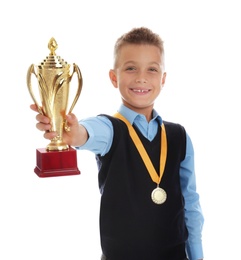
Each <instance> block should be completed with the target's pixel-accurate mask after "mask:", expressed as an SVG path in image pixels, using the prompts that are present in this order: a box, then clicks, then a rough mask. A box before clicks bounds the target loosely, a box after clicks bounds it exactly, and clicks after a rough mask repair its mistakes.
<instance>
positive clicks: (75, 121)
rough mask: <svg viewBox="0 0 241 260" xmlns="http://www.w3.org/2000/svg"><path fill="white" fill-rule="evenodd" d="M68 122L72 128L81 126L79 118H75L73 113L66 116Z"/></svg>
mask: <svg viewBox="0 0 241 260" xmlns="http://www.w3.org/2000/svg"><path fill="white" fill-rule="evenodd" d="M66 121H67V123H68V125H69V126H70V125H71V126H78V125H79V121H78V119H77V117H76V116H75V114H73V113H71V114H68V115H66Z"/></svg>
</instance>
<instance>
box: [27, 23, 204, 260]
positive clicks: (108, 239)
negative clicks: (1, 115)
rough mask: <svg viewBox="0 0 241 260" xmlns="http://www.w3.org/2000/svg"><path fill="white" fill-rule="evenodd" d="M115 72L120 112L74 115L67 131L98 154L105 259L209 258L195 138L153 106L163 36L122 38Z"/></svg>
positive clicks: (161, 74)
mask: <svg viewBox="0 0 241 260" xmlns="http://www.w3.org/2000/svg"><path fill="white" fill-rule="evenodd" d="M109 77H110V80H111V82H112V84H113V86H114V87H115V88H118V89H119V92H120V95H121V99H122V105H121V106H120V108H119V110H118V113H117V114H116V115H114V116H109V115H99V116H97V117H93V118H88V119H85V120H81V121H79V122H78V120H77V118H76V116H75V115H74V114H70V115H67V116H66V119H67V121H68V125H69V126H70V129H71V131H70V132H65V133H64V136H63V138H64V141H65V142H66V143H68V144H69V145H71V146H74V147H76V148H77V149H88V150H90V151H93V152H94V153H95V154H96V160H97V164H98V168H99V175H98V178H99V188H100V192H101V205H100V237H101V247H102V251H103V255H102V259H107V260H185V259H189V260H198V259H203V252H202V241H201V233H202V226H203V216H202V212H201V207H200V203H199V195H198V194H197V192H196V183H195V172H194V158H193V157H194V155H193V147H192V143H191V140H190V138H189V136H188V134H187V133H186V131H185V129H184V128H183V127H182V126H181V125H179V124H174V123H171V122H167V121H163V120H162V118H161V117H160V115H159V114H158V113H157V111H156V110H155V109H154V108H153V107H154V102H155V99H156V98H157V97H158V96H159V94H160V92H161V89H162V87H163V86H164V84H165V79H166V72H165V71H164V48H163V41H162V40H161V38H160V37H159V35H157V34H155V33H153V32H152V31H151V30H150V29H148V28H144V27H141V28H134V29H132V30H131V31H130V32H128V33H126V34H124V35H123V36H121V37H120V38H119V39H118V40H117V42H116V44H115V49H114V68H113V69H111V70H110V71H109ZM31 108H32V109H33V110H34V111H36V112H37V109H36V106H35V105H31ZM36 119H37V121H38V123H37V125H36V127H37V128H38V129H39V130H42V131H45V134H44V137H45V138H47V139H52V138H53V137H55V136H56V133H55V132H48V130H49V129H50V127H51V126H50V120H49V118H47V117H45V116H43V115H41V114H38V115H37V116H36Z"/></svg>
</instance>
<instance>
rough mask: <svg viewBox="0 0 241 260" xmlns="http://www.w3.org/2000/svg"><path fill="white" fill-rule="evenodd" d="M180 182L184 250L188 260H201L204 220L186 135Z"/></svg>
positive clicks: (191, 152) (190, 146) (191, 150)
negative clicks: (183, 223) (182, 206)
mask: <svg viewBox="0 0 241 260" xmlns="http://www.w3.org/2000/svg"><path fill="white" fill-rule="evenodd" d="M180 181H181V189H182V194H183V196H184V199H185V221H186V226H187V229H188V233H189V235H188V240H187V242H186V249H187V253H188V257H189V259H190V260H198V259H203V248H202V228H203V223H204V218H203V214H202V209H201V206H200V201H199V194H198V193H197V191H196V177H195V169H194V150H193V145H192V142H191V139H190V137H189V136H188V135H187V145H186V156H185V159H184V160H183V161H182V162H181V166H180Z"/></svg>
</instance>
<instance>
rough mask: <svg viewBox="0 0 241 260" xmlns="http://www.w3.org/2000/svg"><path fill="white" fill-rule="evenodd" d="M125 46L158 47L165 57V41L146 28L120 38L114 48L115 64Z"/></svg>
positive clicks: (134, 30) (130, 32) (136, 29)
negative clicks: (145, 45) (144, 45)
mask: <svg viewBox="0 0 241 260" xmlns="http://www.w3.org/2000/svg"><path fill="white" fill-rule="evenodd" d="M125 44H148V45H153V46H156V47H158V48H159V50H160V52H161V55H162V56H163V59H164V46H163V40H162V39H161V37H160V36H159V35H158V34H156V33H154V32H152V31H151V30H150V29H149V28H146V27H139V28H133V29H132V30H131V31H129V32H127V33H125V34H123V35H122V36H121V37H120V38H118V39H117V41H116V43H115V46H114V60H115V62H116V58H117V55H118V52H119V50H120V49H121V47H122V46H124V45H125ZM163 62H164V61H163Z"/></svg>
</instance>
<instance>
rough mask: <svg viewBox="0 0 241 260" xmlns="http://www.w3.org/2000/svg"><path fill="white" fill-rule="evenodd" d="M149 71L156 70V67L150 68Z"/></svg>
mask: <svg viewBox="0 0 241 260" xmlns="http://www.w3.org/2000/svg"><path fill="white" fill-rule="evenodd" d="M149 70H150V71H158V70H157V69H156V68H150V69H149Z"/></svg>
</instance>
